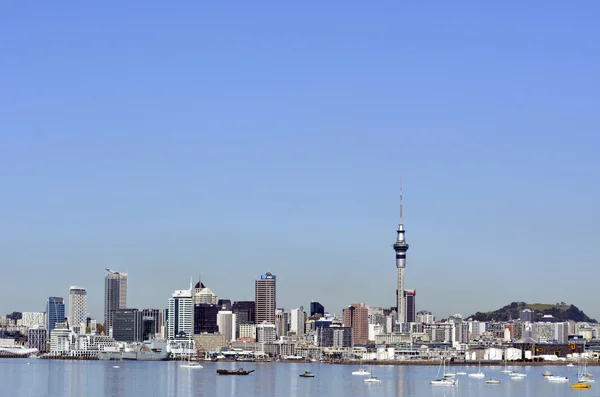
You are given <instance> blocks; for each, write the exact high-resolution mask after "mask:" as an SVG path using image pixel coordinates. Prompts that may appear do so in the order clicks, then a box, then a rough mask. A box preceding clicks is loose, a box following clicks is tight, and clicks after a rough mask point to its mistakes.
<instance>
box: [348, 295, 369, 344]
mask: <svg viewBox="0 0 600 397" xmlns="http://www.w3.org/2000/svg"><path fill="white" fill-rule="evenodd" d="M343 317H344V326H345V327H352V329H353V342H354V344H356V345H366V344H367V343H369V309H368V307H367V306H365V305H364V304H360V303H353V304H351V305H350V306H348V308H346V309H344V316H343Z"/></svg>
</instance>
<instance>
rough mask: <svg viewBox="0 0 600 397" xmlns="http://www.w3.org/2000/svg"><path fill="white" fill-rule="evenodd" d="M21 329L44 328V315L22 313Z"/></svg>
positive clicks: (42, 313)
mask: <svg viewBox="0 0 600 397" xmlns="http://www.w3.org/2000/svg"><path fill="white" fill-rule="evenodd" d="M21 324H22V325H23V327H27V328H33V327H36V326H38V327H45V325H46V313H44V312H23V317H22V323H21Z"/></svg>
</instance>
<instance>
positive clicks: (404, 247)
mask: <svg viewBox="0 0 600 397" xmlns="http://www.w3.org/2000/svg"><path fill="white" fill-rule="evenodd" d="M397 233H398V235H397V237H396V242H395V243H394V245H393V246H392V247H394V251H396V268H397V269H398V286H397V289H396V304H397V308H398V324H399V330H398V331H400V332H403V331H404V329H403V324H406V299H405V297H404V267H405V266H406V251H408V243H407V242H406V240H405V239H404V223H403V220H402V186H400V224H398V230H397Z"/></svg>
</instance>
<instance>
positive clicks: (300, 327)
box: [290, 306, 306, 336]
mask: <svg viewBox="0 0 600 397" xmlns="http://www.w3.org/2000/svg"><path fill="white" fill-rule="evenodd" d="M305 327H306V313H305V312H304V307H302V306H300V308H299V309H292V310H291V313H290V331H291V332H293V333H295V334H296V335H299V336H304V332H305Z"/></svg>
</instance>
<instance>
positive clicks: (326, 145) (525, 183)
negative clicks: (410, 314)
mask: <svg viewBox="0 0 600 397" xmlns="http://www.w3.org/2000/svg"><path fill="white" fill-rule="evenodd" d="M116 7H118V9H119V10H120V13H114V12H110V10H112V9H114V8H116ZM598 11H600V4H598V3H596V2H591V1H588V2H586V1H583V2H578V3H577V4H576V5H569V6H568V7H567V6H565V5H564V3H563V2H556V1H554V2H553V1H548V2H545V3H544V6H543V7H540V6H539V5H537V4H533V3H524V2H516V1H508V2H502V3H501V4H500V3H486V4H485V5H481V6H478V7H473V5H472V4H467V3H454V2H453V3H441V2H440V3H439V4H436V5H435V6H433V7H432V6H430V5H428V4H421V3H418V4H417V3H415V4H406V3H401V2H397V3H394V4H383V3H378V4H371V3H366V2H351V3H343V5H342V3H339V2H338V3H327V4H325V3H323V2H314V1H313V2H311V1H306V2H296V3H285V4H284V3H281V4H279V3H278V4H268V5H267V4H265V3H262V4H261V3H260V2H259V3H254V2H253V3H252V4H250V3H243V4H237V5H236V7H234V8H233V9H232V7H230V5H227V4H221V3H210V4H204V3H202V4H200V3H197V4H196V3H192V4H185V5H182V6H181V7H159V6H158V5H157V4H152V3H144V4H143V5H141V6H139V5H137V4H129V3H127V4H121V3H119V4H118V5H117V3H115V2H112V1H111V0H108V2H103V3H102V5H101V6H100V5H94V4H91V5H86V6H84V7H71V6H69V5H68V4H55V3H48V2H36V1H34V4H31V3H23V2H11V3H10V4H8V5H7V6H6V7H5V8H4V10H3V14H4V15H6V16H7V17H6V18H5V20H4V21H3V23H2V24H0V33H3V35H4V37H10V38H11V40H9V41H10V43H8V44H7V46H6V48H5V52H4V55H5V56H4V57H3V61H2V62H0V74H1V75H2V76H4V77H5V78H4V79H3V80H4V81H3V84H2V92H1V93H0V108H2V109H3V111H2V112H1V114H0V123H1V125H2V129H3V133H2V134H0V151H1V156H0V158H1V159H2V160H1V161H2V167H0V184H1V185H2V186H3V187H4V189H3V194H2V195H0V208H1V210H0V211H2V225H3V227H2V228H0V250H1V251H2V253H3V255H2V258H0V267H1V268H2V269H3V270H4V271H8V270H10V274H11V277H12V278H13V279H15V280H18V281H19V282H15V283H10V284H9V285H6V286H3V297H4V298H5V299H3V300H1V301H0V312H8V311H13V310H23V311H32V312H33V311H43V310H44V304H45V301H46V299H47V298H48V297H50V296H60V297H63V298H65V299H67V298H68V293H69V287H70V286H71V285H81V286H85V288H86V291H87V296H88V302H87V305H88V312H90V313H91V315H92V316H93V317H94V318H96V319H98V320H99V321H102V317H103V316H102V313H103V296H104V290H103V289H104V285H103V284H102V282H101V280H102V277H103V275H102V273H103V271H102V269H104V268H106V267H108V268H116V269H121V270H123V271H127V272H128V273H130V274H131V277H130V283H129V285H128V290H129V291H128V293H129V297H128V301H127V302H128V305H129V306H131V307H137V308H144V307H155V308H164V307H165V304H166V303H165V302H166V301H167V299H168V298H169V296H170V295H171V293H172V291H174V290H177V289H182V288H186V285H187V282H186V280H187V279H188V278H189V276H190V275H196V274H198V272H201V273H202V278H203V280H206V285H209V286H210V288H211V290H212V291H213V292H214V293H215V294H216V295H217V296H218V297H220V298H226V299H231V300H252V299H253V297H254V280H255V279H256V277H258V275H260V274H263V273H264V272H265V271H267V270H270V271H272V272H273V273H274V274H276V275H277V278H278V280H277V283H278V286H277V289H278V291H279V293H278V296H277V305H278V306H280V307H286V308H293V307H299V306H304V307H308V304H309V302H310V301H311V300H317V301H319V302H321V303H323V304H324V306H325V307H326V308H327V310H328V311H331V312H336V313H337V314H338V315H341V310H342V309H343V308H345V307H347V305H349V304H351V303H355V302H361V303H365V304H369V305H375V306H382V307H390V306H394V305H395V300H394V290H395V289H396V287H397V276H396V272H397V270H396V269H393V266H392V260H393V259H392V258H393V256H392V255H394V254H393V252H392V249H391V247H390V244H392V243H393V241H394V238H395V236H394V230H395V228H396V226H397V212H398V189H399V184H400V177H401V176H402V178H403V187H404V189H405V191H406V197H405V199H404V205H405V208H406V209H407V211H406V213H405V214H404V218H405V219H404V222H405V224H406V225H407V229H408V230H409V233H410V234H409V235H407V240H408V241H409V242H410V254H409V256H410V258H409V261H408V267H407V274H406V276H407V278H406V284H407V285H406V287H407V288H411V289H416V290H417V291H418V292H419V296H418V299H417V300H416V302H417V310H423V309H427V310H430V311H432V312H433V313H435V314H436V316H437V317H446V316H448V315H451V314H454V312H455V311H460V312H461V313H463V314H464V315H469V314H471V313H474V312H475V311H485V310H489V309H495V308H497V307H501V306H503V305H505V304H507V303H509V302H511V301H525V302H556V301H565V302H572V303H574V304H575V305H577V306H578V307H579V308H581V309H582V310H584V311H585V312H586V313H589V315H590V316H592V317H594V318H600V308H597V307H596V306H595V305H593V304H592V302H595V301H596V300H598V298H599V297H600V293H598V292H595V291H596V288H595V284H594V280H593V277H578V276H580V275H586V274H593V272H594V270H595V268H596V265H597V263H596V262H597V259H596V258H597V253H596V245H597V243H596V240H597V237H596V236H597V225H598V224H600V211H598V209H597V206H598V205H597V203H598V202H600V187H599V186H598V185H597V184H596V183H595V181H596V180H598V179H600V157H599V156H597V154H596V149H595V148H596V147H598V146H599V145H600V134H598V133H597V132H596V131H597V130H598V126H599V125H600V113H599V112H598V111H597V105H596V104H597V103H599V102H600V97H599V95H600V94H599V93H600V90H598V89H597V85H598V84H597V80H598V79H597V69H598V67H597V65H598V64H599V63H600V60H599V59H598V51H597V40H596V37H598V36H599V35H600V27H599V26H598V24H597V23H596V21H595V15H597V12H598ZM49 15H50V16H51V17H48V16H49ZM122 15H126V16H132V15H133V16H135V18H126V20H127V22H126V23H125V22H123V21H124V20H123V17H122ZM107 26H109V27H110V29H106V28H105V27H107ZM557 27H559V28H557ZM15 32H18V33H17V34H15ZM557 242H560V249H556V245H557ZM557 275H561V276H563V278H564V279H569V280H574V281H573V283H571V284H569V285H565V286H562V287H560V288H559V287H556V283H555V280H556V277H557ZM332 281H334V282H335V281H337V282H338V283H339V284H338V285H333V286H332ZM24 284H27V291H28V293H27V294H24V293H23V285H24ZM491 285H498V286H500V287H498V288H497V289H496V290H495V291H494V293H493V294H490V293H489V290H490V287H491ZM307 286H309V288H307ZM333 287H335V288H333ZM590 291H591V292H590ZM8 297H18V299H19V306H20V307H19V308H15V307H13V305H12V304H11V303H10V302H9V299H7V298H8Z"/></svg>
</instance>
